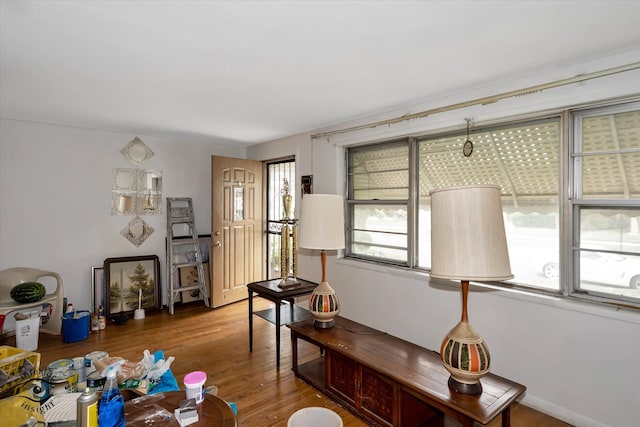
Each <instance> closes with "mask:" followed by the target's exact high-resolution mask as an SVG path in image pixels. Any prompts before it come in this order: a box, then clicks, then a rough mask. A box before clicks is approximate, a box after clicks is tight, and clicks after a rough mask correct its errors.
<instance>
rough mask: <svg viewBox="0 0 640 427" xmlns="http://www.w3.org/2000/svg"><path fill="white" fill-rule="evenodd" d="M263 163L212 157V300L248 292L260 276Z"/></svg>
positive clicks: (224, 301) (234, 297) (216, 304)
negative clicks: (249, 284) (251, 284)
mask: <svg viewBox="0 0 640 427" xmlns="http://www.w3.org/2000/svg"><path fill="white" fill-rule="evenodd" d="M262 239H263V232H262V163H260V162H257V161H254V160H245V159H234V158H230V157H219V156H212V157H211V254H210V257H211V302H212V306H213V307H220V306H222V305H225V304H229V303H232V302H236V301H239V300H241V299H244V298H247V288H246V285H247V283H251V282H255V281H258V280H262V268H263V265H264V260H263V256H262V253H263V247H264V245H263V240H262Z"/></svg>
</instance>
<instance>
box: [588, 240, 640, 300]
mask: <svg viewBox="0 0 640 427" xmlns="http://www.w3.org/2000/svg"><path fill="white" fill-rule="evenodd" d="M639 288H640V256H633V255H620V254H615V253H607V252H590V251H580V289H581V290H582V291H588V292H590V293H594V294H600V295H602V294H606V295H608V296H616V297H618V296H619V297H629V298H640V289H639Z"/></svg>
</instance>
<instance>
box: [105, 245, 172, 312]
mask: <svg viewBox="0 0 640 427" xmlns="http://www.w3.org/2000/svg"><path fill="white" fill-rule="evenodd" d="M104 274H105V284H106V285H105V288H106V294H105V311H106V315H107V316H112V315H114V314H115V313H127V314H129V313H133V312H134V310H135V309H136V308H138V302H139V301H140V304H141V306H142V308H144V309H145V310H147V311H153V310H157V309H158V308H160V305H159V289H160V262H159V260H158V256H157V255H144V256H135V257H122V258H107V259H105V260H104Z"/></svg>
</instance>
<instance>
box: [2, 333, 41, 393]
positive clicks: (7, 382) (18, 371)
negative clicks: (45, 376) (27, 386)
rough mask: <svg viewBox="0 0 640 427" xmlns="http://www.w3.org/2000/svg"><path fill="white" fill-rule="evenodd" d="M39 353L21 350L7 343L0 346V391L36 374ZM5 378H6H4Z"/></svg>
mask: <svg viewBox="0 0 640 427" xmlns="http://www.w3.org/2000/svg"><path fill="white" fill-rule="evenodd" d="M39 369H40V353H34V352H32V351H27V350H21V349H19V348H15V347H11V346H8V345H2V346H0V370H1V371H2V372H4V374H6V377H5V375H2V373H0V380H2V381H0V392H3V391H5V390H7V389H9V388H11V387H13V386H14V385H16V384H19V383H21V382H23V381H25V380H28V379H29V378H34V377H35V376H36V375H38V370H39ZM5 378H6V379H5Z"/></svg>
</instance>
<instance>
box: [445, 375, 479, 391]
mask: <svg viewBox="0 0 640 427" xmlns="http://www.w3.org/2000/svg"><path fill="white" fill-rule="evenodd" d="M447 385H448V386H449V388H450V389H452V390H455V391H457V392H458V393H462V394H480V393H482V384H480V381H478V382H477V383H473V384H467V383H461V382H460V381H458V380H456V379H455V378H453V377H449V381H448V382H447Z"/></svg>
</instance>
